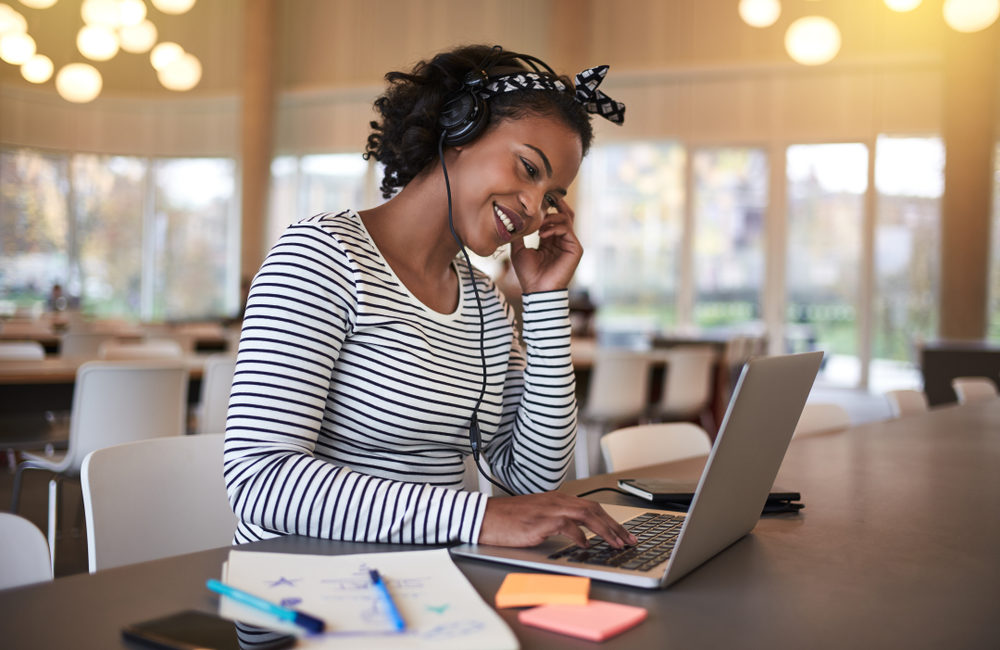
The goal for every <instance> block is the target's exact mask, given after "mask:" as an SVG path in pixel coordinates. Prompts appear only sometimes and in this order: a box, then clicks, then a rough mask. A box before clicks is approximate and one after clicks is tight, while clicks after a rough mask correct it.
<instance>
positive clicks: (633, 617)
mask: <svg viewBox="0 0 1000 650" xmlns="http://www.w3.org/2000/svg"><path fill="white" fill-rule="evenodd" d="M645 618H646V610H645V609H643V608H642V607H633V606H632V605H619V604H618V603H609V602H605V601H602V600H591V601H590V602H589V603H587V604H586V605H542V606H541V607H535V608H532V609H527V610H524V611H523V612H521V613H519V614H518V615H517V619H518V620H519V621H521V622H522V623H524V624H525V625H534V626H535V627H540V628H543V629H546V630H550V631H552V632H559V633H560V634H568V635H570V636H578V637H580V638H583V639H589V640H591V641H603V640H605V639H609V638H611V637H613V636H615V635H616V634H620V633H622V632H624V631H625V630H627V629H629V628H630V627H632V626H634V625H637V624H639V623H640V622H642V621H643V620H644V619H645Z"/></svg>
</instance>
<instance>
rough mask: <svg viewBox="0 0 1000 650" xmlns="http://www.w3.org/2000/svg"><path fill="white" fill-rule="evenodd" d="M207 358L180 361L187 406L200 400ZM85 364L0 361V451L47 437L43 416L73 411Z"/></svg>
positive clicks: (55, 359)
mask: <svg viewBox="0 0 1000 650" xmlns="http://www.w3.org/2000/svg"><path fill="white" fill-rule="evenodd" d="M209 356H210V355H207V354H192V355H187V356H184V357H180V358H179V361H180V362H181V363H183V364H185V365H186V366H187V367H188V370H189V372H190V380H189V383H188V403H190V404H197V403H198V401H199V399H200V393H201V377H202V372H203V371H204V367H205V360H206V359H207V358H208V357H209ZM87 361H94V359H65V358H62V357H46V358H45V359H41V360H35V361H0V447H2V446H3V443H6V442H16V443H17V444H16V445H14V446H15V447H18V446H23V444H25V443H30V441H31V440H33V439H35V438H37V437H38V436H39V435H41V436H42V437H46V436H47V433H44V431H43V430H44V425H43V422H44V421H45V418H46V417H47V416H46V414H48V413H60V412H68V411H69V410H70V409H71V408H72V406H73V384H74V383H75V382H76V371H77V368H79V367H80V365H82V364H83V363H85V362H87ZM46 442H48V440H46Z"/></svg>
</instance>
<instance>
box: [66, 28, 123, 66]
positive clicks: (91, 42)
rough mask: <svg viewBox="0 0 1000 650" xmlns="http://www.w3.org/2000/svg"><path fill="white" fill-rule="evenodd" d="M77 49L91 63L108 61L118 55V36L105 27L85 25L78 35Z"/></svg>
mask: <svg viewBox="0 0 1000 650" xmlns="http://www.w3.org/2000/svg"><path fill="white" fill-rule="evenodd" d="M76 49H78V50H80V54H82V55H84V56H85V57H87V58H88V59H90V60H91V61H107V60H109V59H112V58H114V56H115V55H116V54H118V35H117V34H115V33H114V32H113V31H111V29H110V28H109V27H107V26H105V25H84V26H83V27H81V28H80V31H79V32H78V33H77V35H76Z"/></svg>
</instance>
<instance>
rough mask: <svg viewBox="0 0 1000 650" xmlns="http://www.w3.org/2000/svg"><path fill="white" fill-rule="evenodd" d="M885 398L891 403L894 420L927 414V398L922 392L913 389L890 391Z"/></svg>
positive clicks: (890, 407)
mask: <svg viewBox="0 0 1000 650" xmlns="http://www.w3.org/2000/svg"><path fill="white" fill-rule="evenodd" d="M885 398H886V400H888V402H889V411H890V412H891V413H892V417H894V418H900V417H903V416H906V415H917V414H918V413H926V412H927V408H928V407H927V396H926V395H924V392H923V391H922V390H914V389H912V388H901V389H899V390H890V391H889V392H887V393H886V394H885Z"/></svg>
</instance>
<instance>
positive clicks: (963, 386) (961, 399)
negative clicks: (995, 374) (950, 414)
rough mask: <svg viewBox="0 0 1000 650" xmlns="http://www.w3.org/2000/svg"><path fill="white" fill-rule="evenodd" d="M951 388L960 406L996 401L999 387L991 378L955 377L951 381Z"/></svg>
mask: <svg viewBox="0 0 1000 650" xmlns="http://www.w3.org/2000/svg"><path fill="white" fill-rule="evenodd" d="M951 388H952V390H954V391H955V396H956V397H958V403H959V404H971V403H973V402H985V401H988V400H991V399H996V397H997V394H998V391H997V385H996V384H995V383H993V380H992V379H990V378H989V377H955V378H954V379H952V380H951Z"/></svg>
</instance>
